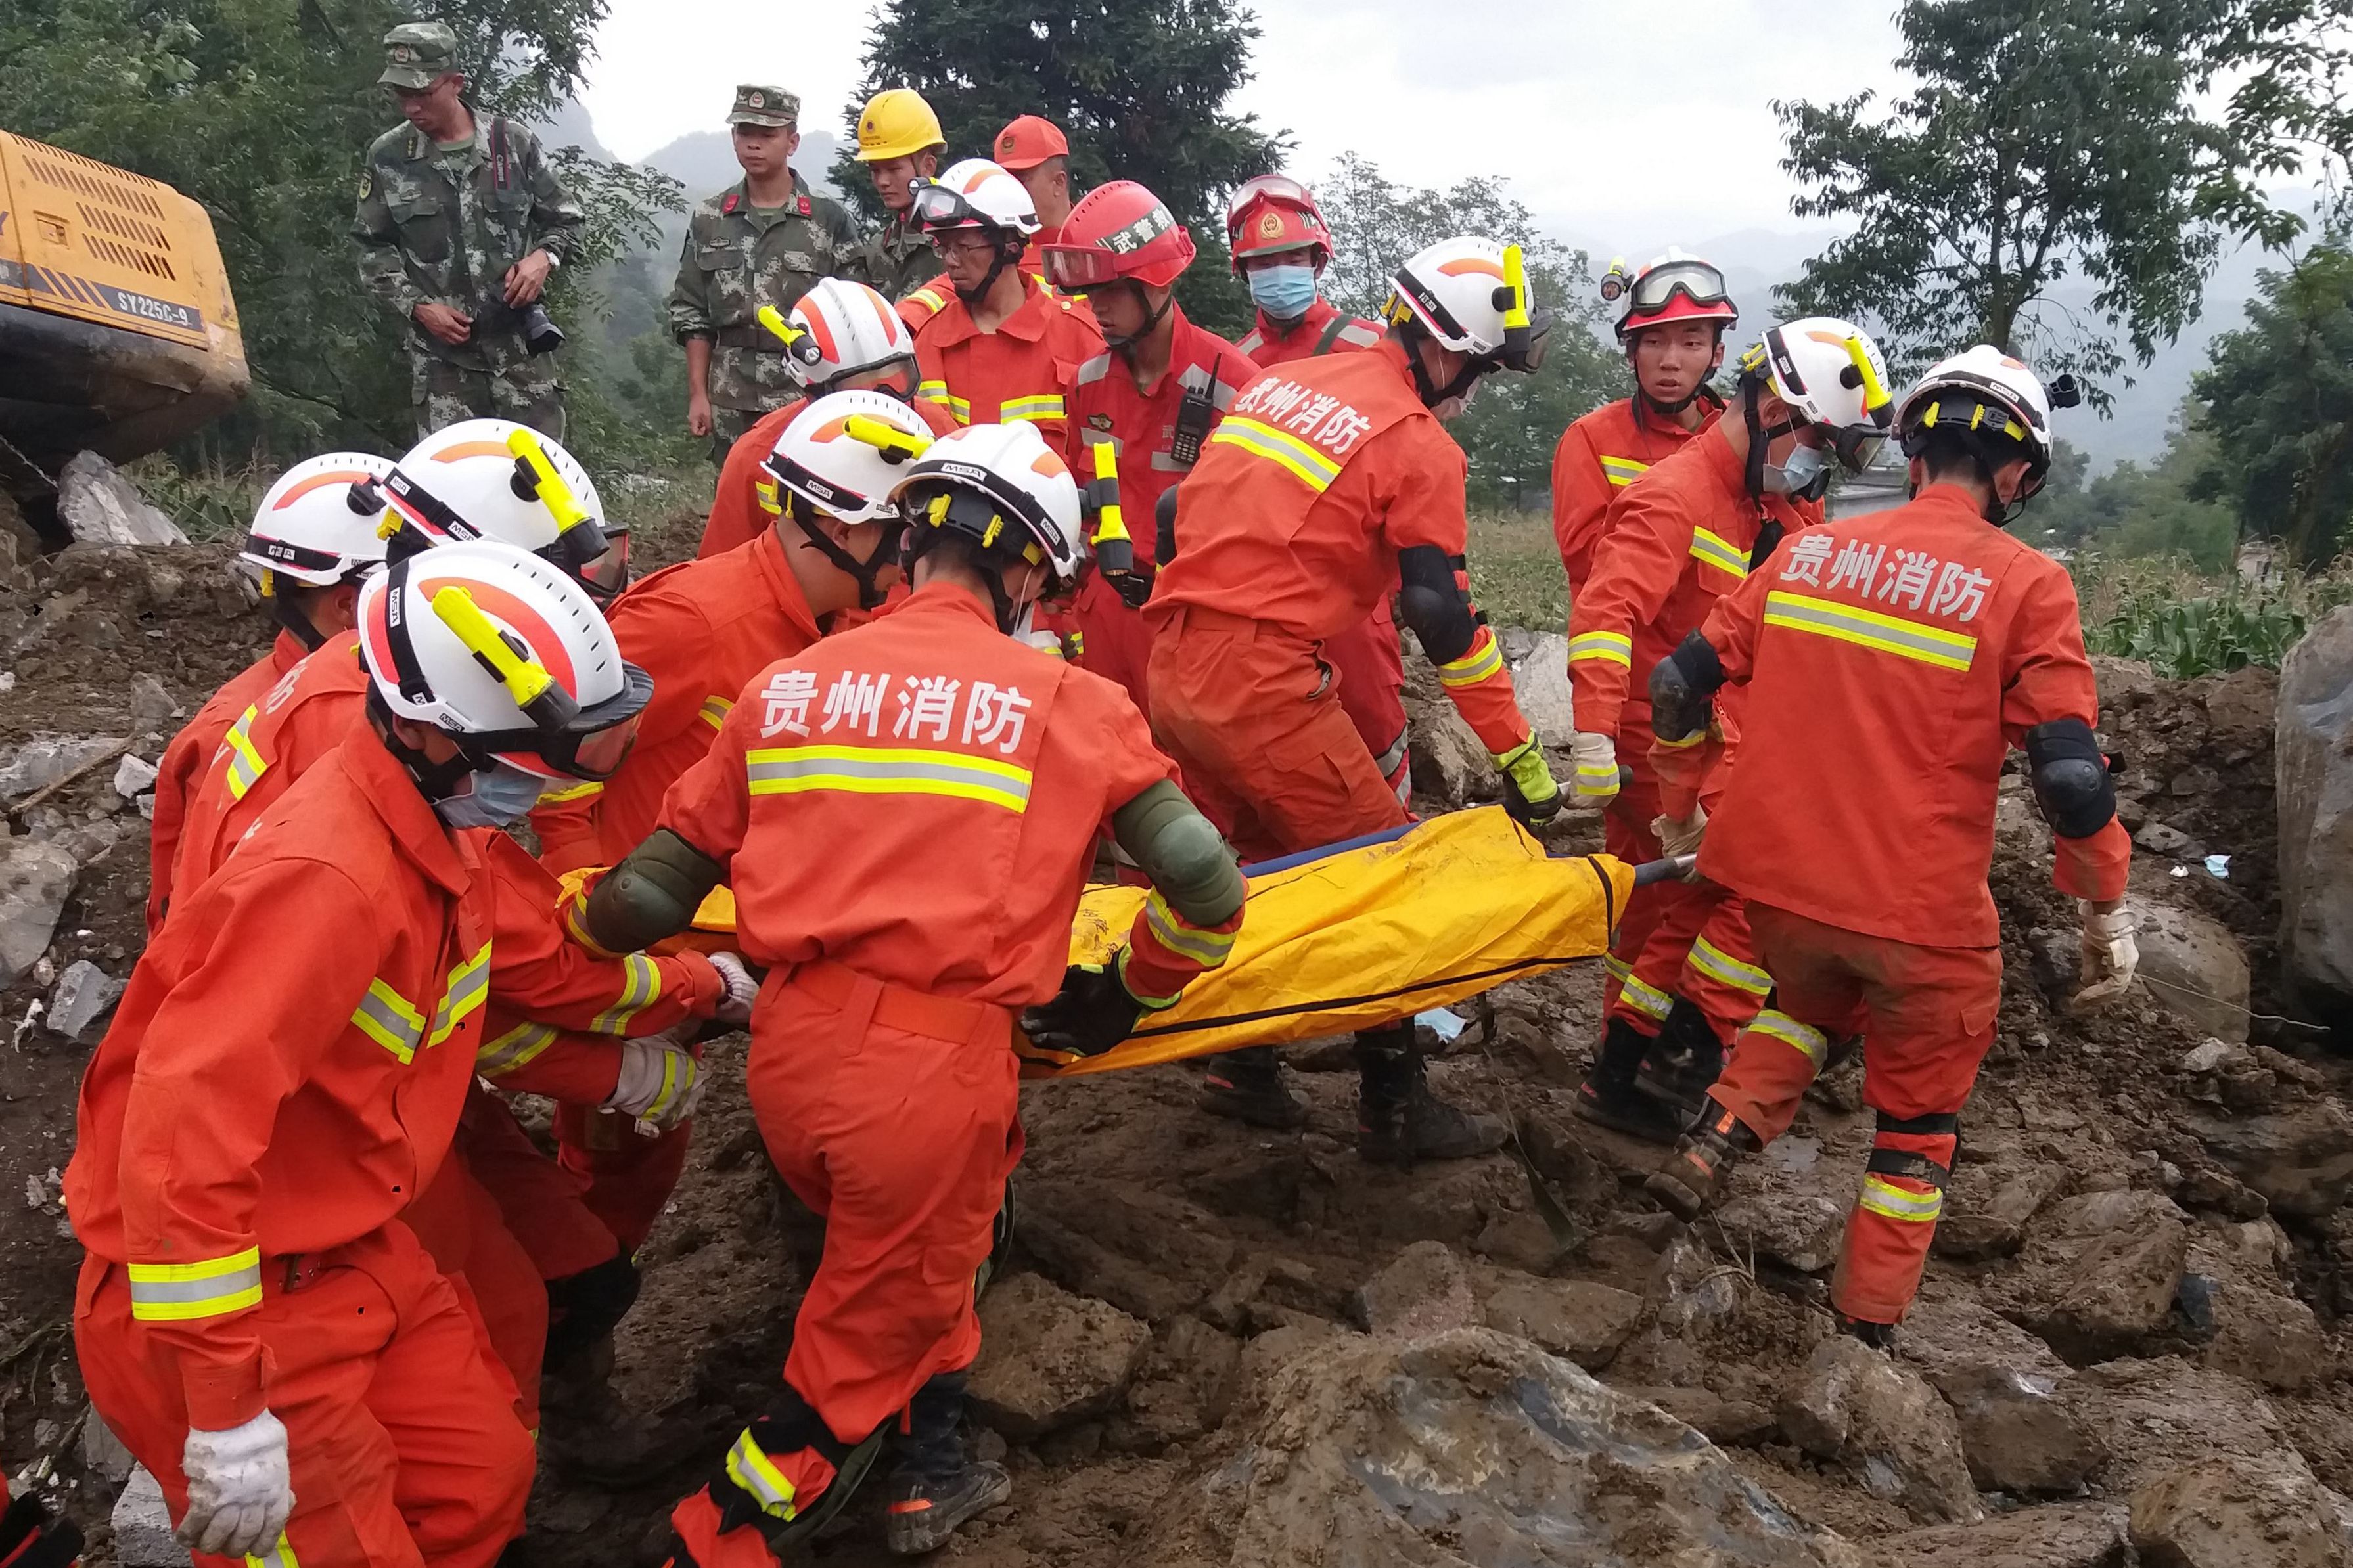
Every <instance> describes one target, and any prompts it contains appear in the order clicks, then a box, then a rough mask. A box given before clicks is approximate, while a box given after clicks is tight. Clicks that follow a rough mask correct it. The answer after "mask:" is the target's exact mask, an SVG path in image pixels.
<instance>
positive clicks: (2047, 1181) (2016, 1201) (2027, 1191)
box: [1931, 1161, 2068, 1262]
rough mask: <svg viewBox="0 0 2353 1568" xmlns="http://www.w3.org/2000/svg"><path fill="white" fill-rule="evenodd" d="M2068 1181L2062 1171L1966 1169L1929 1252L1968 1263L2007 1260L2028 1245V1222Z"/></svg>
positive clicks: (2004, 1166) (1956, 1177)
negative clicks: (1989, 1259) (2026, 1242)
mask: <svg viewBox="0 0 2353 1568" xmlns="http://www.w3.org/2000/svg"><path fill="white" fill-rule="evenodd" d="M2067 1181H2068V1176H2067V1168H2066V1167H2065V1166H2064V1165H2028V1166H2026V1167H2025V1168H2023V1169H2019V1168H2017V1167H2016V1166H2014V1165H2012V1164H2010V1163H2009V1162H2007V1161H2005V1162H2002V1163H2000V1164H1990V1163H1969V1164H1964V1165H1963V1166H1961V1167H1960V1169H1958V1170H1957V1171H1955V1172H1954V1173H1953V1184H1952V1187H1951V1189H1950V1190H1949V1191H1948V1192H1947V1194H1945V1214H1944V1217H1943V1218H1942V1219H1940V1220H1938V1221H1937V1222H1936V1240H1935V1241H1934V1242H1933V1243H1931V1246H1932V1247H1934V1248H1935V1250H1936V1256H1937V1257H1939V1258H1957V1259H1960V1260H1961V1261H1964V1262H1982V1261H1984V1260H1985V1259H1987V1258H2007V1257H2009V1256H2010V1254H2011V1253H2013V1252H2016V1251H2017V1250H2018V1249H2019V1247H2021V1246H2022V1245H2023V1244H2024V1243H2025V1240H2026V1226H2027V1222H2029V1221H2030V1220H2031V1219H2033V1217H2034V1216H2035V1215H2037V1214H2038V1213H2040V1212H2042V1205H2045V1204H2047V1203H2049V1202H2050V1201H2051V1200H2052V1198H2054V1197H2057V1196H2058V1195H2059V1194H2061V1193H2062V1192H2063V1191H2064V1190H2066V1186H2067Z"/></svg>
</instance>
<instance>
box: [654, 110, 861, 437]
mask: <svg viewBox="0 0 2353 1568" xmlns="http://www.w3.org/2000/svg"><path fill="white" fill-rule="evenodd" d="M800 110H801V100H799V99H797V98H796V97H794V96H793V95H792V94H791V93H789V92H786V91H785V90H784V89H782V88H776V87H739V88H737V89H735V105H734V107H733V109H732V110H729V111H728V115H727V124H728V129H729V135H730V136H731V137H732V138H733V142H734V143H735V161H736V162H737V163H740V164H742V165H743V168H744V178H743V179H741V180H739V181H737V182H736V183H735V184H734V186H733V188H732V189H729V190H725V191H722V192H720V193H719V194H718V195H715V196H712V197H709V198H707V199H706V200H704V201H703V203H702V205H699V206H697V207H696V208H695V209H694V215H693V216H691V217H690V218H688V219H687V223H686V244H685V246H684V247H683V248H682V249H681V253H680V255H679V258H678V282H677V283H676V284H675V285H674V286H672V288H671V289H670V331H671V333H672V334H673V335H674V336H675V337H677V339H678V341H679V342H681V343H683V344H685V345H686V384H687V412H686V427H687V430H688V431H689V432H690V433H691V434H692V435H696V436H709V437H711V458H712V461H713V462H716V463H723V462H725V461H726V459H727V448H728V447H732V446H733V445H734V444H735V442H736V440H737V439H738V438H740V437H742V436H743V434H744V432H745V431H746V430H749V429H750V428H751V427H752V426H754V424H756V423H757V422H758V421H759V418H760V416H762V415H764V414H766V413H769V412H771V411H772V410H774V409H777V408H780V407H782V406H784V405H786V403H789V402H791V401H793V400H794V399H795V398H797V397H798V396H800V395H801V389H800V388H799V387H798V386H797V384H794V382H793V379H792V377H791V376H789V375H788V374H786V371H785V345H784V344H783V343H782V342H779V341H777V339H776V335H775V334H774V333H772V332H770V331H768V330H767V329H766V328H765V327H763V326H761V325H760V323H759V312H760V307H761V306H763V305H774V306H775V307H776V310H777V312H778V313H779V314H788V313H790V311H791V310H792V308H793V307H794V305H796V304H797V303H798V302H799V300H800V297H801V296H802V295H803V294H806V293H807V292H808V289H809V285H810V284H812V283H815V282H816V281H817V280H818V279H820V278H829V277H832V276H833V275H834V274H835V273H837V272H839V271H840V270H841V262H842V259H843V258H845V257H847V256H848V255H849V251H850V248H851V247H853V246H855V245H856V244H857V243H858V231H857V229H856V228H855V227H853V226H851V224H850V221H849V213H848V212H847V211H845V210H844V209H843V208H842V206H841V204H839V202H836V201H833V200H830V199H829V198H828V197H825V196H820V195H813V194H812V193H811V192H810V190H809V187H808V182H807V181H806V180H804V179H802V178H801V176H800V175H799V174H797V173H795V172H794V170H793V167H792V163H791V161H790V160H791V158H792V155H793V154H794V153H796V152H797V151H798V150H799V148H800V144H801V134H800V124H799V122H800Z"/></svg>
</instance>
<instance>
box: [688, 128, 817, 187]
mask: <svg viewBox="0 0 2353 1568" xmlns="http://www.w3.org/2000/svg"><path fill="white" fill-rule="evenodd" d="M839 146H840V142H839V141H837V140H836V139H835V137H834V135H833V133H832V132H829V131H804V132H801V150H800V151H799V152H798V153H796V154H794V157H793V167H794V168H796V169H797V170H799V171H800V175H801V178H803V179H805V180H807V182H808V183H809V184H810V185H811V186H813V187H814V188H815V189H817V190H818V191H820V192H822V193H824V194H825V195H838V194H839V193H838V192H836V191H835V190H834V188H833V183H832V181H831V180H829V179H828V177H827V175H826V171H827V170H828V169H829V168H831V167H832V166H833V159H834V153H835V152H836V151H837V149H839ZM646 164H647V166H648V167H649V168H653V169H659V171H661V172H662V173H663V174H668V175H669V176H670V178H671V179H673V180H676V181H677V182H678V183H679V184H681V185H684V186H685V187H686V199H687V200H688V201H691V202H696V201H701V200H702V198H703V197H705V196H707V195H711V194H712V192H713V191H723V190H725V189H726V188H727V187H728V186H730V185H732V184H734V183H735V182H736V181H737V180H740V179H742V178H743V177H744V176H743V172H742V171H741V170H740V169H739V168H738V167H737V166H736V163H735V149H734V146H733V144H732V143H731V142H729V140H728V137H727V133H726V132H723V131H691V132H688V133H687V134H685V135H683V136H681V137H680V138H679V139H678V140H677V141H675V142H671V143H670V145H668V146H667V147H664V148H661V149H660V150H659V151H658V152H656V153H653V154H651V155H650V156H649V157H648V158H647V159H646Z"/></svg>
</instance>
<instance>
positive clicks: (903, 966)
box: [660, 583, 1240, 1009]
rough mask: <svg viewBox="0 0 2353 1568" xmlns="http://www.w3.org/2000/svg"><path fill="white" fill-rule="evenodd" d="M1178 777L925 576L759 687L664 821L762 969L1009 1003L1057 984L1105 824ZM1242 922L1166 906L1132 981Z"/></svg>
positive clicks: (1125, 713) (773, 668)
mask: <svg viewBox="0 0 2353 1568" xmlns="http://www.w3.org/2000/svg"><path fill="white" fill-rule="evenodd" d="M1175 773H1176V770H1175V768H1174V767H1172V766H1171V765H1170V763H1169V762H1168V759H1167V758H1166V757H1164V756H1163V755H1161V754H1160V752H1159V751H1158V750H1157V749H1155V747H1154V745H1153V743H1152V737H1151V734H1150V732H1149V731H1147V730H1146V729H1145V722H1144V718H1143V715H1141V714H1139V713H1138V712H1136V710H1135V706H1134V704H1133V703H1132V702H1130V701H1129V700H1127V696H1126V694H1125V693H1124V692H1123V691H1122V690H1121V689H1119V688H1118V687H1117V686H1114V685H1113V684H1112V683H1111V682H1110V681H1108V680H1105V679H1103V678H1102V677H1101V676H1097V675H1092V674H1090V673H1089V672H1087V671H1086V670H1083V669H1080V668H1074V667H1072V666H1071V665H1069V664H1066V663H1065V662H1063V661H1062V660H1061V659H1060V658H1055V657H1054V656H1052V655H1050V654H1046V653H1041V652H1039V650H1037V649H1036V648H1032V647H1028V646H1026V645H1024V644H1022V643H1018V642H1016V641H1015V640H1014V639H1013V638H1011V637H1007V636H1005V635H1004V634H1003V633H1001V632H999V631H998V630H997V622H996V619H995V616H994V615H993V614H992V612H991V611H990V610H989V608H988V606H987V605H982V604H981V603H979V602H978V601H977V600H976V599H975V598H974V597H973V596H972V595H969V594H967V593H965V591H964V590H963V589H961V588H958V587H955V586H954V585H952V584H939V583H934V584H926V585H925V586H924V587H923V588H920V589H918V590H917V591H916V592H915V593H913V595H910V596H909V597H907V598H906V599H904V600H902V601H901V602H900V603H898V604H896V605H890V606H888V607H886V608H885V609H883V610H882V611H881V613H880V614H879V615H877V616H875V618H874V619H873V620H872V621H871V622H869V623H867V624H866V625H864V626H857V627H853V628H852V629H850V630H849V631H846V632H841V633H838V634H836V635H835V636H833V637H827V638H825V639H824V640H823V641H821V642H819V643H818V644H817V645H816V646H814V647H811V648H809V649H808V650H807V652H805V653H803V654H801V655H799V656H798V657H797V658H788V659H786V660H783V661H782V662H780V663H776V664H773V665H770V666H769V667H768V668H766V669H765V670H763V671H761V672H760V674H758V675H757V676H755V677H754V679H753V680H752V682H751V684H749V685H747V686H745V687H744V691H743V695H742V696H741V697H740V698H739V699H738V700H736V703H735V706H734V709H733V711H731V712H730V713H729V714H728V715H727V720H726V722H725V723H724V724H723V726H722V727H721V730H720V734H719V740H718V742H717V743H715V744H714V745H713V746H712V748H711V751H710V752H709V754H708V755H706V756H705V757H704V758H703V759H702V762H700V763H696V764H695V765H694V767H692V768H691V769H690V770H689V771H688V773H687V774H686V776H685V777H684V778H681V780H679V782H678V784H677V786H676V787H675V788H674V789H672V790H671V791H670V798H669V799H668V800H667V801H666V802H665V803H664V805H663V806H662V813H661V823H660V826H664V827H667V828H670V830H671V831H672V832H675V833H677V834H678V835H679V836H680V837H682V838H684V839H685V840H686V841H687V842H688V843H690V844H691V845H693V846H694V847H696V848H698V849H700V850H702V852H703V853H704V854H706V855H709V856H711V857H712V858H714V859H716V860H718V861H719V862H720V863H721V864H722V865H723V866H726V867H727V868H728V880H729V882H730V884H731V885H732V886H733V889H734V893H735V907H736V920H737V934H738V937H739V939H740V940H741V942H742V943H743V948H744V952H745V953H746V954H747V955H748V956H750V957H751V958H752V959H753V960H754V962H755V963H762V964H767V965H772V966H774V965H788V964H795V963H807V962H809V961H811V960H815V959H820V958H822V959H828V960H830V961H832V962H834V963H841V964H846V965H848V966H849V967H850V968H851V969H854V970H856V971H858V972H859V973H861V974H864V975H867V976H869V977H870V978H871V979H874V980H878V981H881V982H882V983H883V984H892V985H903V986H906V987H908V988H910V989H912V990H915V991H921V992H924V993H926V994H932V995H935V996H944V997H952V998H956V999H959V1000H963V1001H969V1002H979V1003H987V1004H989V1005H995V1006H999V1007H1007V1008H1016V1009H1018V1008H1020V1007H1025V1006H1029V1005H1033V1004H1036V1003H1040V1002H1044V1001H1046V1000H1047V999H1049V998H1050V997H1051V996H1052V995H1053V994H1055V993H1056V992H1057V991H1058V990H1059V989H1060V986H1061V983H1062V975H1063V971H1064V969H1065V967H1066V966H1067V965H1068V964H1069V963H1070V951H1071V918H1072V916H1073V915H1075V914H1076V913H1077V910H1078V903H1079V895H1080V892H1081V891H1082V889H1083V888H1084V886H1085V884H1086V879H1087V871H1088V869H1089V868H1090V867H1091V866H1092V864H1093V862H1094V853H1095V841H1096V839H1097V837H1099V836H1100V835H1102V834H1103V833H1104V832H1107V831H1108V830H1109V828H1110V825H1111V818H1112V816H1113V813H1114V812H1116V811H1117V810H1118V809H1119V808H1120V807H1122V806H1124V805H1126V804H1127V803H1128V802H1129V801H1131V800H1134V798H1135V797H1136V796H1137V795H1141V794H1143V793H1144V791H1145V789H1147V788H1149V787H1150V786H1151V785H1153V784H1156V783H1158V782H1160V781H1161V780H1163V779H1173V778H1174V776H1175ZM1239 923H1240V916H1239V915H1237V916H1236V918H1235V921H1234V922H1233V923H1232V925H1229V927H1228V928H1226V932H1225V933H1224V934H1221V933H1219V932H1214V931H1202V930H1197V929H1195V928H1193V927H1191V926H1189V925H1187V923H1186V922H1184V921H1182V920H1181V919H1180V918H1178V917H1177V916H1176V914H1175V912H1174V911H1173V910H1170V909H1169V908H1168V907H1167V905H1166V903H1165V902H1163V901H1162V900H1160V899H1159V897H1158V896H1157V895H1156V894H1155V895H1154V896H1153V898H1152V899H1151V900H1149V902H1147V904H1146V906H1145V911H1144V914H1143V915H1141V916H1139V917H1138V919H1137V922H1136V930H1137V935H1136V937H1135V939H1134V942H1133V943H1132V946H1131V959H1130V961H1129V966H1128V970H1127V978H1128V984H1129V989H1130V990H1131V991H1132V992H1134V993H1135V994H1138V995H1146V996H1169V995H1173V994H1174V992H1175V991H1176V990H1177V989H1179V988H1181V986H1182V985H1183V984H1184V982H1185V980H1186V979H1187V978H1189V976H1190V975H1191V974H1192V973H1194V972H1196V971H1198V970H1199V969H1200V968H1202V967H1205V966H1207V965H1209V964H1214V963H1222V962H1223V961H1224V956H1225V953H1226V952H1228V951H1229V949H1230V947H1231V945H1232V938H1231V935H1230V931H1231V930H1232V929H1233V927H1234V926H1238V925H1239ZM1139 964H1140V965H1142V966H1143V967H1142V968H1138V967H1137V966H1138V965H1139Z"/></svg>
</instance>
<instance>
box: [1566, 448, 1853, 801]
mask: <svg viewBox="0 0 2353 1568" xmlns="http://www.w3.org/2000/svg"><path fill="white" fill-rule="evenodd" d="M1820 518H1821V509H1820V507H1819V506H1816V505H1814V504H1813V503H1811V502H1803V503H1792V502H1790V501H1789V500H1787V499H1786V498H1784V497H1781V496H1767V497H1766V498H1765V499H1764V500H1763V502H1762V503H1760V502H1758V501H1757V500H1755V499H1754V498H1752V497H1751V496H1750V495H1749V494H1748V485H1747V478H1746V472H1745V468H1744V465H1743V464H1742V462H1741V459H1740V458H1738V457H1736V455H1735V454H1734V452H1733V450H1732V444H1731V442H1729V441H1728V440H1726V439H1725V437H1724V433H1723V432H1722V431H1721V430H1710V431H1709V432H1708V433H1707V434H1706V435H1704V436H1703V437H1701V438H1700V439H1698V440H1696V441H1693V442H1690V443H1688V444H1686V445H1685V446H1684V447H1683V448H1682V449H1681V450H1680V451H1678V452H1676V453H1675V455H1674V456H1673V457H1672V458H1668V459H1667V460H1666V461H1664V462H1662V463H1661V464H1660V465H1659V466H1658V467H1657V468H1653V469H1651V471H1650V472H1649V473H1647V474H1646V475H1644V476H1643V478H1642V481H1641V483H1640V484H1637V485H1630V486H1629V487H1628V488H1627V489H1625V490H1624V491H1623V492H1621V493H1620V498H1619V500H1618V503H1617V505H1616V506H1615V507H1613V508H1612V509H1611V510H1610V515H1609V531H1608V532H1607V533H1606V534H1604V536H1603V537H1602V540H1601V547H1600V549H1599V551H1598V552H1596V553H1595V555H1594V558H1593V574H1592V575H1591V576H1590V577H1589V578H1588V579H1587V581H1586V583H1585V584H1584V588H1583V591H1582V592H1581V593H1579V594H1578V595H1577V597H1576V598H1575V599H1574V600H1573V601H1572V602H1571V604H1570V606H1569V614H1568V684H1569V690H1570V693H1571V700H1572V701H1573V702H1574V703H1575V705H1576V711H1577V728H1578V729H1579V730H1582V731H1588V732H1590V733H1593V734H1599V735H1615V736H1621V737H1626V738H1627V739H1626V741H1624V742H1622V744H1623V745H1624V747H1625V749H1627V750H1629V751H1630V752H1631V753H1632V754H1631V755H1630V756H1629V757H1628V759H1627V760H1628V761H1629V762H1630V763H1633V764H1635V765H1636V766H1637V767H1640V766H1641V765H1642V763H1643V762H1644V760H1645V758H1646V756H1647V753H1648V750H1649V748H1648V744H1647V739H1648V736H1649V734H1650V728H1651V670H1652V669H1654V668H1657V667H1658V663H1659V661H1660V660H1661V659H1662V658H1666V657H1667V656H1668V655H1669V654H1671V653H1672V652H1674V651H1675V647H1676V645H1677V644H1679V643H1681V642H1682V641H1683V638H1684V637H1685V636H1686V635H1688V634H1689V633H1692V632H1694V631H1697V630H1698V629H1699V625H1700V623H1701V622H1702V621H1704V620H1705V619H1706V618H1707V613H1708V610H1709V609H1710V607H1712V606H1713V605H1715V601H1716V600H1717V599H1718V598H1720V597H1722V596H1723V595H1725V594H1729V593H1731V592H1732V591H1733V590H1734V589H1736V588H1737V587H1738V586H1739V585H1740V584H1742V583H1743V582H1745V581H1746V580H1747V577H1748V574H1749V557H1750V555H1751V554H1752V553H1753V552H1755V550H1756V548H1757V537H1758V534H1759V532H1760V531H1762V530H1763V528H1764V526H1765V524H1766V522H1767V521H1773V522H1777V523H1779V524H1780V525H1781V526H1782V527H1784V528H1803V527H1806V526H1807V525H1808V524H1810V523H1813V522H1818V521H1820Z"/></svg>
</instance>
